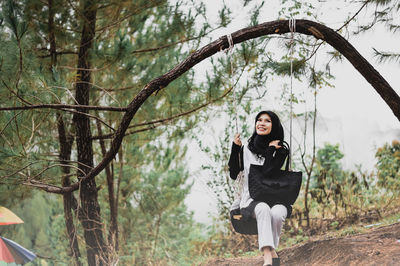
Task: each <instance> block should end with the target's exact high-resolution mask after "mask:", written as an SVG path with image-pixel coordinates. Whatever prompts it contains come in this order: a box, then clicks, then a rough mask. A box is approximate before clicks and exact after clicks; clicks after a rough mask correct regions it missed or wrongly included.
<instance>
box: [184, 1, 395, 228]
mask: <svg viewBox="0 0 400 266" xmlns="http://www.w3.org/2000/svg"><path fill="white" fill-rule="evenodd" d="M216 2H217V1H212V0H208V1H207V2H206V3H207V8H208V10H209V11H210V13H209V14H210V19H211V20H212V18H215V17H216V11H217V10H218V9H219V8H217V7H220V5H218V3H221V1H219V2H217V4H216ZM242 2H243V1H232V0H229V3H231V5H230V8H231V9H232V11H233V14H234V16H233V17H235V19H234V20H233V22H232V24H231V25H230V26H229V27H228V29H221V30H219V31H217V32H215V33H213V39H216V38H219V37H220V36H222V35H226V34H228V33H231V32H234V31H236V30H239V29H241V28H243V27H246V26H247V23H248V17H246V12H245V11H244V10H243V8H242V7H241V4H240V3H242ZM253 2H256V1H253ZM258 2H260V1H258ZM279 2H280V1H267V2H266V4H265V6H264V8H263V12H262V13H261V16H260V22H266V21H272V20H275V19H277V18H278V14H276V13H274V12H277V10H279V6H278V3H279ZM342 3H343V1H329V2H328V1H327V2H322V3H321V2H319V1H315V4H316V6H317V7H318V8H317V10H318V12H319V13H320V15H321V14H322V16H319V18H320V21H322V22H323V23H324V24H325V25H327V26H328V27H331V28H334V29H336V28H338V27H340V26H341V24H342V23H343V21H345V20H346V18H347V17H348V16H349V14H353V13H355V12H356V11H357V10H358V7H356V8H354V7H353V8H350V7H349V6H348V4H346V5H347V6H346V7H345V8H342V9H337V8H336V6H343V4H342ZM344 10H345V11H344ZM367 14H368V13H367ZM295 18H298V19H300V18H308V17H306V16H303V15H301V14H300V15H297V16H296V17H295ZM321 18H323V19H321ZM358 18H359V19H360V20H361V21H362V20H364V21H365V19H367V18H368V15H366V12H361V13H360V14H359V17H358ZM308 19H310V18H308ZM350 25H351V26H352V27H353V28H354V27H355V26H357V22H352V23H351V24H350ZM350 42H351V43H352V44H353V46H354V47H355V48H356V49H357V50H358V51H359V52H360V53H361V54H362V55H363V56H364V57H365V58H366V59H367V60H368V61H369V62H370V63H371V64H372V65H373V66H374V67H375V68H376V69H377V70H378V72H379V73H380V74H381V75H382V76H383V77H384V78H385V79H386V80H387V81H388V82H389V84H390V85H391V86H392V87H393V88H394V89H395V90H396V92H397V93H398V94H400V65H399V63H390V64H389V63H388V64H378V63H377V62H376V59H375V58H374V57H373V56H372V55H373V50H372V48H377V49H378V50H379V49H381V50H385V51H397V52H399V49H398V47H400V46H399V45H400V34H397V36H393V35H392V34H391V33H387V32H386V31H385V30H384V28H383V27H376V29H375V30H373V31H369V32H368V34H363V35H359V36H356V37H352V38H351V39H350ZM206 44H207V43H204V45H206ZM318 56H319V57H323V54H321V55H318ZM319 60H321V59H320V58H319ZM206 68H207V62H204V63H201V64H199V65H198V66H197V67H196V73H197V71H199V72H201V71H205V69H206ZM331 72H332V74H333V75H334V76H335V80H332V83H333V84H334V85H335V87H334V88H326V89H322V90H321V92H320V93H319V94H318V100H317V101H318V111H319V112H318V125H317V133H316V135H317V146H322V145H323V143H325V142H329V143H332V144H336V143H339V144H340V149H341V151H342V152H343V153H344V154H345V157H344V159H343V166H344V168H346V169H354V166H355V164H362V165H363V169H366V170H373V168H374V164H375V159H374V153H375V150H376V147H379V146H382V145H383V144H384V143H386V142H391V141H392V140H394V139H400V123H399V121H398V120H397V118H396V117H395V116H394V114H393V113H392V111H391V110H390V108H389V107H388V106H387V105H386V103H385V102H384V101H383V100H382V99H381V98H380V96H379V95H378V94H377V93H376V92H375V90H374V88H373V87H372V86H371V85H370V84H369V83H368V82H367V81H366V80H365V79H364V78H363V77H362V76H361V74H359V73H358V72H357V71H356V70H355V69H354V67H353V66H352V65H351V64H350V63H349V62H348V61H347V60H344V61H343V62H340V63H334V64H332V65H331ZM286 82H287V80H286ZM276 86H277V87H276V93H279V91H280V90H281V89H282V85H281V84H277V85H276ZM305 89H307V88H305V87H304V85H302V84H297V83H295V84H294V90H305ZM280 105H281V103H277V102H275V101H271V100H269V101H268V100H265V101H264V102H263V103H262V107H263V108H262V109H271V110H280V109H281V106H280ZM252 121H253V117H251V119H250V121H249V122H250V124H251V123H252ZM209 123H210V126H211V128H212V129H213V130H214V132H213V133H212V134H210V135H208V136H204V138H207V139H210V142H211V141H213V139H214V140H215V139H216V137H215V136H218V134H222V132H221V131H222V128H221V126H223V125H224V123H221V121H218V120H215V121H209ZM286 132H287V131H286ZM293 134H296V129H295V130H294V131H293ZM188 155H189V157H190V158H189V168H190V171H191V172H192V173H193V180H194V181H195V183H194V186H193V189H192V192H191V194H190V195H189V196H188V197H187V199H186V201H185V202H186V204H187V206H188V207H189V209H191V210H193V211H194V213H195V219H196V220H197V221H199V222H205V223H209V222H210V221H211V216H212V213H215V212H216V209H215V208H216V207H215V205H216V204H215V196H214V195H213V193H212V192H211V191H210V190H209V189H208V188H207V186H206V182H207V180H208V179H209V178H212V177H210V176H207V174H208V173H204V172H201V171H199V169H200V167H201V164H204V162H206V160H207V158H205V156H204V154H201V152H200V151H199V150H198V148H197V147H196V145H194V144H193V145H191V146H190V148H189V151H188ZM209 212H211V215H210V214H209Z"/></svg>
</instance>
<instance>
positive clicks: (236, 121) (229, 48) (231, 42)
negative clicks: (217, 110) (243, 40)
mask: <svg viewBox="0 0 400 266" xmlns="http://www.w3.org/2000/svg"><path fill="white" fill-rule="evenodd" d="M226 37H227V39H228V43H229V47H228V49H227V50H226V53H227V54H228V56H229V61H230V63H231V89H232V90H233V108H234V109H235V128H236V133H239V126H238V120H239V119H238V112H237V103H238V102H237V95H236V90H235V88H234V87H235V82H234V77H233V74H234V72H233V60H232V55H233V48H234V44H233V39H232V35H231V34H228V35H226Z"/></svg>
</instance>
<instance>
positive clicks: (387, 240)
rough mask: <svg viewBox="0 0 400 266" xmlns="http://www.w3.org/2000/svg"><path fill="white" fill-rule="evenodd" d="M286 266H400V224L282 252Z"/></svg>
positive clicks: (222, 263) (254, 260)
mask: <svg viewBox="0 0 400 266" xmlns="http://www.w3.org/2000/svg"><path fill="white" fill-rule="evenodd" d="M279 256H280V258H281V265H282V266H290V265H296V266H298V265H315V266H316V265H318V266H320V265H357V266H367V265H388V266H400V223H395V224H392V225H388V226H383V227H379V228H374V229H370V230H369V231H368V232H367V233H363V234H358V235H351V236H346V237H340V238H326V239H320V240H314V241H309V242H307V243H305V244H301V245H296V246H293V247H290V248H286V249H283V250H281V251H280V252H279ZM262 264H263V260H262V257H261V255H260V256H258V257H246V258H244V257H243V258H229V259H212V260H209V261H208V262H207V263H205V264H203V265H213V266H214V265H215V266H228V265H232V266H234V265H237V266H239V265H245V266H253V265H254V266H261V265H262Z"/></svg>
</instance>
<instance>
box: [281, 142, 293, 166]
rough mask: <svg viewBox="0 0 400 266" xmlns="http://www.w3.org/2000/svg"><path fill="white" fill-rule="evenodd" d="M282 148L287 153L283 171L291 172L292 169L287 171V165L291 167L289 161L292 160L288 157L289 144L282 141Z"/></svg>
mask: <svg viewBox="0 0 400 266" xmlns="http://www.w3.org/2000/svg"><path fill="white" fill-rule="evenodd" d="M282 147H283V148H284V149H286V150H287V151H288V154H287V159H286V165H285V170H286V171H291V170H292V169H289V165H291V159H292V158H291V157H290V146H289V143H287V142H286V141H284V140H282Z"/></svg>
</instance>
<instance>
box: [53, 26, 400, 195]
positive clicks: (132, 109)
mask: <svg viewBox="0 0 400 266" xmlns="http://www.w3.org/2000/svg"><path fill="white" fill-rule="evenodd" d="M288 24H289V21H288V20H277V21H271V22H266V23H262V24H259V25H256V26H252V27H247V28H244V29H241V30H238V31H236V32H234V33H232V34H231V36H232V39H233V43H234V44H238V43H241V42H244V41H247V40H250V39H254V38H258V37H261V36H264V35H271V34H285V33H288V32H290V30H289V25H288ZM296 32H298V33H302V34H305V35H311V36H314V37H315V38H317V39H321V40H324V41H326V42H327V43H329V44H330V45H331V46H333V47H334V48H335V49H336V50H338V51H339V52H340V53H342V54H343V55H344V56H345V57H346V58H347V59H348V60H349V61H350V63H351V64H352V65H353V66H354V67H355V68H356V69H357V71H358V72H360V73H361V75H363V77H364V78H365V79H366V80H367V81H368V82H369V83H370V84H371V85H372V86H373V87H374V88H375V90H376V91H377V92H378V94H379V95H380V96H381V97H382V99H383V100H384V101H385V102H386V103H387V105H388V106H389V107H390V108H391V109H392V111H393V113H394V114H395V116H396V117H397V118H398V119H399V120H400V97H399V95H397V93H396V92H395V91H394V90H393V88H392V87H391V86H390V85H389V83H388V82H387V81H386V80H385V79H384V78H383V77H382V76H381V75H380V74H379V73H378V71H376V70H375V69H374V67H373V66H372V65H371V64H370V63H369V62H368V61H367V60H366V59H365V58H364V57H363V56H361V55H360V53H359V52H358V51H357V50H356V49H355V48H354V47H353V46H352V45H351V44H350V43H349V42H348V41H347V40H346V39H344V38H343V37H342V36H341V35H340V34H338V33H337V32H335V31H334V30H333V29H331V28H328V27H326V26H324V25H322V24H320V23H317V22H313V21H309V20H296ZM228 47H229V44H228V39H227V36H222V37H220V38H219V39H217V40H215V41H213V42H211V43H209V44H208V45H206V46H204V47H202V48H200V49H199V50H197V51H195V52H193V53H192V54H191V55H190V56H188V57H187V58H186V59H185V60H184V61H182V62H181V63H179V64H178V65H176V66H175V67H174V68H173V69H171V70H170V71H168V72H167V73H165V74H164V75H162V76H159V77H157V78H155V79H153V80H152V81H151V82H149V83H148V84H147V85H146V86H145V87H144V88H143V89H142V90H141V91H140V92H139V93H138V94H137V95H136V96H135V98H134V99H133V100H132V102H131V103H130V104H129V105H128V109H127V111H126V113H125V114H124V116H123V118H122V120H121V123H120V125H119V127H118V129H117V131H116V133H115V137H114V139H113V140H112V142H111V147H110V149H109V151H108V152H107V154H106V156H105V157H104V158H103V160H102V161H101V162H100V163H99V164H98V165H97V166H96V167H94V168H93V169H92V170H91V171H90V172H88V174H87V175H86V176H85V177H83V178H82V179H81V182H86V181H88V180H90V179H92V178H94V177H95V176H97V175H98V174H99V173H100V172H101V171H102V170H103V169H104V168H105V167H106V165H107V164H108V163H109V162H110V161H111V160H112V159H113V158H114V157H115V155H116V154H117V152H118V149H119V147H120V145H121V143H122V140H123V137H124V135H125V132H126V130H127V129H128V127H129V123H130V121H131V120H132V118H133V117H134V115H135V114H136V112H137V111H138V109H139V108H140V106H141V105H142V104H143V103H144V102H145V101H146V100H147V98H149V97H150V96H151V95H152V94H153V93H154V92H157V91H159V90H161V89H163V88H165V87H166V86H168V84H169V83H171V82H172V81H174V80H175V79H177V78H178V77H180V76H181V75H182V74H184V73H185V72H186V71H188V70H189V69H191V68H192V67H193V66H195V65H196V64H198V63H199V62H201V61H203V60H204V59H206V58H208V57H210V56H212V55H214V54H216V53H218V52H219V51H221V50H224V49H227V48H228ZM78 188H79V183H74V184H72V185H71V186H70V187H65V188H62V191H58V192H59V193H65V192H71V191H74V190H77V189H78Z"/></svg>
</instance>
